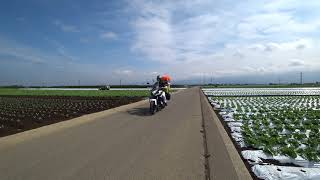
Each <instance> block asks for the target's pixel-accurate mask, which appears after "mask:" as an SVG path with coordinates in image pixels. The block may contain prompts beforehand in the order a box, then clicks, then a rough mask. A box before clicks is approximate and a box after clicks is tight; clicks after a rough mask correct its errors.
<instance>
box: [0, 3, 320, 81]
mask: <svg viewBox="0 0 320 180" xmlns="http://www.w3.org/2000/svg"><path fill="white" fill-rule="evenodd" d="M319 9H320V1H319V0H308V1H301V0H259V1H257V0H243V1H238V0H175V1H171V0H168V1H160V0H159V1H158V0H152V1H151V0H114V1H111V0H107V1H105V0H91V1H86V0H28V1H19V0H2V1H1V2H0V24H1V27H0V85H12V84H21V85H27V86H28V85H78V84H79V83H80V84H81V85H94V84H119V83H120V80H121V81H122V84H145V83H146V82H151V81H152V79H155V77H156V75H158V74H160V75H161V74H169V75H171V76H172V78H173V82H175V83H199V82H207V83H209V82H212V83H278V82H281V83H290V82H293V83H295V82H299V81H300V72H303V77H304V79H303V80H304V82H313V81H320V60H319V58H320V51H319V50H320V11H319ZM79 81H80V82H79Z"/></svg>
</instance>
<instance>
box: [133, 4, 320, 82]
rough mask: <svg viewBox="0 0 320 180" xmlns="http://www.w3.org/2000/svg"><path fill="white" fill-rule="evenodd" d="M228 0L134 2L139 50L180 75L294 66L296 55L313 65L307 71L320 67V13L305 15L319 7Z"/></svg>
mask: <svg viewBox="0 0 320 180" xmlns="http://www.w3.org/2000/svg"><path fill="white" fill-rule="evenodd" d="M182 2H183V3H182ZM222 2H223V1H221V2H220V1H217V2H215V3H213V2H212V1H211V2H210V1H197V2H196V3H194V2H193V1H164V2H163V1H161V3H160V2H158V1H143V0H141V1H134V3H132V4H134V7H135V8H134V9H135V10H137V11H135V14H136V18H135V20H134V21H132V25H133V28H134V30H135V36H134V42H133V45H132V50H133V52H135V53H137V54H139V55H143V56H145V58H146V60H153V61H157V62H160V63H162V64H163V67H162V68H161V70H165V69H168V71H171V72H174V73H175V74H177V76H179V77H186V76H189V75H195V74H199V73H200V74H201V73H213V72H214V73H215V74H219V75H221V76H224V75H230V74H233V75H238V74H250V73H251V74H254V73H262V74H265V73H277V72H283V71H291V70H294V67H293V66H289V64H291V65H292V64H294V63H292V62H291V61H292V59H301V60H303V62H304V63H305V64H308V65H309V64H312V66H300V67H301V68H305V70H315V69H320V64H319V63H318V60H317V57H318V56H319V54H318V50H317V49H318V48H319V38H318V37H316V38H315V37H314V35H313V34H315V33H317V29H319V28H320V18H318V16H314V17H313V18H310V17H309V18H305V19H303V18H302V17H300V16H299V12H300V11H302V12H304V10H306V9H307V10H308V11H309V12H310V11H314V12H316V11H317V10H315V9H312V7H311V6H309V5H308V6H307V5H303V6H301V7H300V6H297V5H298V4H299V5H300V4H301V3H298V2H297V0H292V1H289V0H284V1H283V3H278V2H279V1H274V0H272V1H267V0H262V1H254V2H253V1H252V2H246V3H242V2H241V3H240V2H239V3H238V2H233V3H230V6H228V5H229V4H228V5H227V3H222ZM291 2H294V3H292V4H290V3H291ZM304 3H305V4H308V3H307V2H304ZM132 4H131V5H132ZM310 4H319V5H320V3H315V2H312V3H310ZM214 6H218V7H219V8H212V7H214ZM244 7H245V8H244ZM293 9H294V10H293ZM319 15H320V13H319ZM319 17H320V16H319ZM295 63H296V64H297V62H295ZM245 67H246V68H248V67H250V69H251V71H249V70H248V69H246V68H245ZM283 67H286V68H283Z"/></svg>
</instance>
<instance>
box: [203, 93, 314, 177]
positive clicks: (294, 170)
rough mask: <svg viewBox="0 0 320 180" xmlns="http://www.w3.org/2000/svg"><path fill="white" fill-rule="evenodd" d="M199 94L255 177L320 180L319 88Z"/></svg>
mask: <svg viewBox="0 0 320 180" xmlns="http://www.w3.org/2000/svg"><path fill="white" fill-rule="evenodd" d="M203 91H204V93H205V94H206V95H207V96H208V99H209V101H210V103H211V105H212V106H213V107H214V109H215V110H216V111H217V113H218V114H219V117H220V119H221V121H222V122H223V123H224V125H225V127H226V128H227V131H228V132H229V135H230V136H231V137H232V139H233V141H234V142H235V144H236V145H237V146H238V149H239V151H240V152H239V153H241V155H242V157H243V158H244V159H245V160H246V161H247V163H248V164H250V167H251V170H252V171H253V173H254V174H255V175H256V176H257V177H258V178H261V179H290V178H291V179H319V178H320V89H317V88H309V89H308V88H299V89H294V88H292V89H264V88H261V89H231V90H230V89H229V90H221V89H203Z"/></svg>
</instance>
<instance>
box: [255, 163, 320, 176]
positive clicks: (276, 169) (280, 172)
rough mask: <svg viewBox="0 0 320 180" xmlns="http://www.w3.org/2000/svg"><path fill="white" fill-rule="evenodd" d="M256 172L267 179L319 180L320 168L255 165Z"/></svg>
mask: <svg viewBox="0 0 320 180" xmlns="http://www.w3.org/2000/svg"><path fill="white" fill-rule="evenodd" d="M251 169H252V171H253V172H254V174H255V175H256V176H257V177H258V178H261V179H266V180H307V179H308V180H319V179H320V168H300V167H289V166H275V165H259V164H257V165H254V166H253V167H252V168H251Z"/></svg>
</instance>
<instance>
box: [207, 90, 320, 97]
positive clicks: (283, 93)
mask: <svg viewBox="0 0 320 180" xmlns="http://www.w3.org/2000/svg"><path fill="white" fill-rule="evenodd" d="M203 92H204V93H205V94H206V95H209V96H304V95H307V96H311V95H320V88H250V89H247V88H220V89H209V88H206V89H203Z"/></svg>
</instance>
